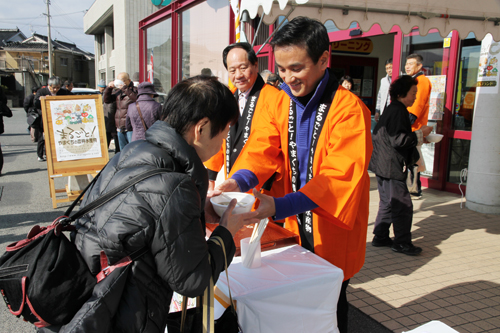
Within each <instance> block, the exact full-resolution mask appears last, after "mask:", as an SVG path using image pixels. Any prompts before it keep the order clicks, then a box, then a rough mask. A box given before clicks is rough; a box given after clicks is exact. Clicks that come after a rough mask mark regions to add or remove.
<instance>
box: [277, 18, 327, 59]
mask: <svg viewBox="0 0 500 333" xmlns="http://www.w3.org/2000/svg"><path fill="white" fill-rule="evenodd" d="M270 44H271V46H272V47H273V50H274V49H275V48H276V47H286V46H299V47H303V48H305V49H306V50H307V54H308V55H309V57H310V58H311V59H312V61H313V62H314V63H315V64H316V63H318V60H319V58H320V57H321V55H323V53H324V52H325V51H329V50H330V39H329V38H328V32H327V30H326V28H325V26H324V25H323V24H321V23H320V22H319V21H316V20H313V19H310V18H308V17H304V16H298V17H296V18H294V19H293V20H291V21H290V22H288V23H287V24H286V25H285V26H283V28H281V29H280V30H278V32H277V33H276V35H275V36H274V37H273V39H272V41H271V43H270Z"/></svg>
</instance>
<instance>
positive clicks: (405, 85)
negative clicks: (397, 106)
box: [389, 75, 418, 101]
mask: <svg viewBox="0 0 500 333" xmlns="http://www.w3.org/2000/svg"><path fill="white" fill-rule="evenodd" d="M417 84H418V81H417V79H414V78H413V77H411V76H410V75H403V76H401V77H399V78H398V79H397V80H396V81H394V82H393V83H392V84H391V87H390V88H389V95H391V100H392V101H396V100H397V99H398V97H403V98H404V97H406V95H408V92H409V91H410V89H411V87H413V86H416V85H417Z"/></svg>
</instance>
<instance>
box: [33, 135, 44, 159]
mask: <svg viewBox="0 0 500 333" xmlns="http://www.w3.org/2000/svg"><path fill="white" fill-rule="evenodd" d="M35 139H36V140H37V141H36V142H37V146H36V154H37V155H38V157H40V158H43V153H44V151H45V139H44V138H43V129H41V128H39V127H35Z"/></svg>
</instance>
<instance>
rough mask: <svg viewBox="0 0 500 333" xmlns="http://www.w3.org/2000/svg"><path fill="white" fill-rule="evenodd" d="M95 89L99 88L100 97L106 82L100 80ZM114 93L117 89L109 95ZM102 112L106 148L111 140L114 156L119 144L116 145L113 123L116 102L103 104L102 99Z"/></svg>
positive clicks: (116, 139)
mask: <svg viewBox="0 0 500 333" xmlns="http://www.w3.org/2000/svg"><path fill="white" fill-rule="evenodd" d="M97 87H98V88H99V92H100V93H101V95H104V90H105V89H106V82H105V81H104V80H100V81H99V83H98V84H97ZM116 92H118V89H116V88H115V89H113V91H112V92H111V93H112V94H113V93H116ZM102 110H103V113H104V127H105V128H106V141H107V147H108V148H109V145H110V143H111V140H113V141H114V144H115V154H117V153H119V152H120V144H119V143H118V134H117V132H116V123H115V114H116V101H113V102H111V103H105V102H104V97H103V99H102Z"/></svg>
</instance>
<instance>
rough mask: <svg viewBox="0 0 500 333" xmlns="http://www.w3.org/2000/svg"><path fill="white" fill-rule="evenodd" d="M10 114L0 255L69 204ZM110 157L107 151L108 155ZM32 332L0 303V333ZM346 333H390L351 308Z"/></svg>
mask: <svg viewBox="0 0 500 333" xmlns="http://www.w3.org/2000/svg"><path fill="white" fill-rule="evenodd" d="M12 111H13V113H14V116H13V117H12V118H4V123H5V133H4V134H2V135H0V143H1V145H2V151H3V155H4V160H5V163H4V166H3V170H2V176H1V177H0V254H3V253H4V252H5V247H6V246H7V245H8V244H10V243H12V242H15V241H18V240H21V239H23V238H25V237H26V235H27V233H28V231H29V230H30V229H31V227H32V226H34V225H36V224H40V225H42V226H43V225H47V224H49V223H51V222H52V221H53V220H54V219H55V218H57V217H58V216H61V215H63V214H64V212H65V209H66V208H67V207H68V206H69V203H65V204H60V206H59V207H58V208H57V209H53V208H52V200H51V198H50V195H49V183H48V176H47V164H46V162H38V160H37V155H36V143H32V142H31V139H30V136H29V134H28V132H27V130H26V128H27V124H26V114H25V112H24V109H21V108H14V109H12ZM112 155H113V154H112V152H111V151H110V156H112ZM59 181H60V182H64V181H65V180H64V179H60V180H59ZM59 185H60V186H61V187H62V185H64V184H63V183H59ZM0 303H2V302H0ZM34 331H35V328H34V326H33V325H32V324H29V323H26V322H23V321H22V320H21V319H18V318H16V317H15V316H13V315H12V314H10V313H9V311H8V310H7V307H5V306H3V304H0V333H10V332H12V333H28V332H31V333H32V332H34ZM349 332H350V333H390V332H391V331H390V330H388V329H387V328H385V327H384V326H382V325H380V324H379V323H377V322H375V321H374V320H373V319H371V318H370V317H369V316H367V315H365V314H364V313H362V312H361V311H359V310H358V309H356V308H354V307H352V306H351V307H350V311H349ZM247 333H251V332H247ZM270 333H273V332H270ZM290 333H291V332H290ZM301 333H302V332H301ZM303 333H307V332H303Z"/></svg>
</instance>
